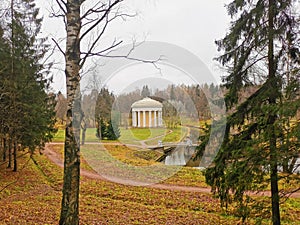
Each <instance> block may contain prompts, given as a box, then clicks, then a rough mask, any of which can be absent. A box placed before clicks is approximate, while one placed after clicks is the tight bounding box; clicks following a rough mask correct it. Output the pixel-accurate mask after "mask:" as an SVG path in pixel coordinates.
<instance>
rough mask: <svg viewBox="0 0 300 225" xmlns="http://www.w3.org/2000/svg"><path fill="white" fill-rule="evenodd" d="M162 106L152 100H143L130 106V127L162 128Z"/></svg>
mask: <svg viewBox="0 0 300 225" xmlns="http://www.w3.org/2000/svg"><path fill="white" fill-rule="evenodd" d="M162 107H163V105H162V104H161V103H160V102H159V101H156V100H154V99H151V98H148V97H147V98H144V99H142V100H139V101H137V102H134V103H133V104H132V105H131V117H132V127H162V126H163V120H162Z"/></svg>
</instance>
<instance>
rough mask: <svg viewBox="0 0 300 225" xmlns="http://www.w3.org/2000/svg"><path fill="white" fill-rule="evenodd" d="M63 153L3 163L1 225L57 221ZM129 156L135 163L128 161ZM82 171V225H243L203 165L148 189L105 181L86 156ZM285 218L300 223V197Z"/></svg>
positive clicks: (50, 151)
mask: <svg viewBox="0 0 300 225" xmlns="http://www.w3.org/2000/svg"><path fill="white" fill-rule="evenodd" d="M88 146H89V145H86V148H88ZM107 149H108V151H110V152H111V154H112V155H114V156H115V157H116V158H118V159H119V160H121V161H122V160H123V161H124V162H127V163H131V164H136V165H143V164H145V165H146V164H147V163H149V158H147V159H145V158H143V157H141V154H140V153H139V154H137V151H134V150H131V149H129V148H126V147H122V146H114V145H111V144H110V145H108V147H107ZM62 152H63V145H62V143H54V144H51V145H47V146H46V149H45V151H44V152H42V154H39V153H38V152H36V153H35V154H34V155H33V156H32V157H30V156H29V155H24V156H23V157H21V158H20V161H19V171H18V172H11V170H8V169H5V166H4V165H1V166H2V168H1V171H2V172H1V173H0V191H1V192H0V224H1V225H2V224H3V225H4V224H5V225H6V224H9V225H15V224H16V225H18V224H22V225H23V224H26V225H27V224H29V225H31V224H44V225H46V224H58V220H59V214H60V203H61V202H60V201H61V196H62V194H61V189H62V176H63V171H62V167H61V164H60V162H62V160H63V159H62ZM49 155H52V158H51V157H49ZM148 157H150V158H151V157H156V156H155V155H154V156H153V155H148ZM53 158H56V161H55V160H53ZM128 158H130V161H126V160H128ZM150 162H151V159H150ZM81 174H82V176H81V191H80V221H81V224H112V225H117V224H124V225H125V224H126V225H127V224H182V225H183V224H187V225H188V224H195V225H196V224H199V225H202V224H204V225H206V224H212V225H215V224H224V225H231V224H241V220H240V219H239V218H237V217H234V216H232V215H231V214H230V213H229V212H231V210H232V209H231V208H229V209H228V210H229V212H228V213H227V212H226V211H225V210H223V209H221V208H220V206H219V202H218V200H217V199H215V198H213V196H212V195H211V194H210V193H209V187H208V186H207V185H206V184H205V182H204V177H203V175H202V173H201V171H199V170H198V169H194V168H187V167H183V168H182V169H181V170H180V171H179V172H178V173H176V174H175V175H174V176H172V177H170V178H169V179H167V180H165V181H163V182H161V183H160V184H157V185H154V186H145V187H137V186H127V185H122V184H117V183H112V182H110V181H106V180H103V179H101V177H99V176H98V175H97V174H96V173H95V172H94V171H93V170H92V168H90V167H89V165H87V163H86V162H85V161H84V159H83V160H82V173H81ZM93 174H94V176H93ZM258 198H261V199H263V197H258ZM265 216H266V218H265V219H264V220H263V224H270V220H269V219H268V218H267V217H268V213H266V214H265ZM281 216H282V219H283V224H289V225H290V224H291V225H296V224H299V221H300V198H294V197H293V198H290V199H288V200H287V201H285V202H284V203H283V204H282V207H281ZM248 224H255V221H254V220H253V219H251V220H249V221H248Z"/></svg>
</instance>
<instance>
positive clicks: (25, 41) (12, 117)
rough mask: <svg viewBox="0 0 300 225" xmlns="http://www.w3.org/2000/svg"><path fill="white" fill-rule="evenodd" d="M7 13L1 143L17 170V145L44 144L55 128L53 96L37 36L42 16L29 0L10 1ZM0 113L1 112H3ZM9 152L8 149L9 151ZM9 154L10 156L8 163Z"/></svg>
mask: <svg viewBox="0 0 300 225" xmlns="http://www.w3.org/2000/svg"><path fill="white" fill-rule="evenodd" d="M9 12H10V13H7V14H5V16H6V17H5V18H3V20H2V21H1V22H2V24H3V26H4V27H5V32H1V33H2V39H3V43H2V44H1V47H3V49H1V50H0V51H1V52H3V53H5V55H3V62H5V64H1V68H0V71H1V72H0V75H1V77H2V78H3V79H1V80H2V82H3V83H2V85H1V86H2V87H3V89H1V93H0V94H1V100H4V102H5V104H6V106H4V109H5V111H6V112H5V114H6V116H5V117H4V118H3V120H2V121H1V126H2V127H1V129H0V131H1V132H3V133H2V138H4V139H5V141H3V143H4V142H5V143H7V144H8V150H9V152H11V149H12V148H13V156H14V171H16V170H17V160H16V157H17V149H18V147H17V146H19V145H21V146H22V148H23V149H24V148H29V149H30V150H31V151H33V150H34V149H35V148H36V147H43V145H44V143H45V142H47V141H49V140H50V139H51V137H52V134H51V133H52V131H54V129H53V126H54V110H53V109H54V101H53V96H51V95H48V94H47V93H46V91H47V88H48V85H49V80H48V79H46V77H47V75H48V74H47V72H42V71H48V70H47V65H45V64H41V62H40V61H41V59H42V58H43V57H44V54H45V52H46V51H47V46H46V45H45V44H44V41H45V40H44V39H38V38H37V34H38V33H39V31H40V27H41V19H39V18H38V9H36V8H35V4H34V3H33V1H32V0H24V1H19V2H14V1H11V4H10V10H9ZM1 102H2V101H1ZM5 114H3V115H5ZM9 156H10V153H9ZM10 160H11V157H9V163H8V164H9V165H10V164H11V162H10Z"/></svg>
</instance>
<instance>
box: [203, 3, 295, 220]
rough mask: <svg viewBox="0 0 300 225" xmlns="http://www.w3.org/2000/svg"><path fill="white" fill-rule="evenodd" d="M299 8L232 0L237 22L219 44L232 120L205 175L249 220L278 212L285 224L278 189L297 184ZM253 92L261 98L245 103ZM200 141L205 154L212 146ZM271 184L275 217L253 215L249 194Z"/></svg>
mask: <svg viewBox="0 0 300 225" xmlns="http://www.w3.org/2000/svg"><path fill="white" fill-rule="evenodd" d="M298 3H299V2H297V1H293V0H278V1H275V0H256V1H247V0H234V1H232V2H231V3H230V4H228V5H227V10H228V14H229V15H230V16H231V18H232V23H231V27H230V29H229V32H228V33H227V34H226V36H225V37H224V38H223V39H221V40H218V41H216V44H217V46H218V49H219V50H220V51H221V52H222V54H221V55H220V56H219V57H217V60H218V61H219V62H220V63H221V64H222V65H223V66H224V67H225V68H226V69H227V72H228V75H226V76H224V77H223V83H224V86H225V87H226V91H227V93H226V96H225V102H226V106H227V112H228V117H227V128H226V133H225V138H224V141H223V144H222V146H221V148H220V150H219V152H218V154H217V156H216V158H215V160H214V163H213V165H211V167H209V168H208V169H207V170H206V172H205V174H206V180H207V183H208V184H209V185H211V186H212V190H213V192H214V193H215V194H216V195H217V196H218V198H219V199H220V200H221V203H222V205H223V206H227V205H228V204H229V203H231V202H237V203H238V210H237V213H238V215H239V216H241V217H243V219H244V220H245V219H246V218H247V217H248V216H249V215H250V214H254V213H257V212H258V211H260V212H272V221H273V224H274V225H278V224H280V210H279V206H280V205H279V204H280V198H281V197H283V196H281V195H280V194H279V193H280V190H279V187H278V182H279V181H280V180H288V179H291V177H292V176H290V174H292V173H293V172H294V170H295V169H296V165H295V164H294V162H295V159H296V158H297V157H299V143H300V139H299V129H300V125H299V118H298V119H297V118H296V114H297V111H299V107H300V73H299V63H300V60H299V59H300V53H299V50H300V46H299V43H300V41H299V13H298V11H297V10H296V9H297V8H298V9H299V4H298ZM249 87H254V88H255V91H253V92H252V93H251V94H250V95H248V96H243V98H242V97H241V91H242V90H243V89H245V88H249ZM202 140H204V142H203V143H202V145H201V146H200V149H202V150H203V148H204V147H205V141H206V142H208V139H205V138H204V139H202ZM199 152H200V153H201V151H199ZM282 172H284V174H283V173H282ZM293 177H295V176H293ZM268 185H270V187H271V201H270V203H271V204H270V205H271V210H267V211H264V210H262V209H261V208H254V207H252V208H251V206H253V202H255V200H254V199H252V198H251V197H250V196H249V194H248V193H249V192H247V191H261V190H264V189H265V188H266V187H267V186H268ZM283 191H286V192H290V191H295V190H283ZM245 196H246V197H245ZM256 203H257V202H256ZM257 205H258V204H256V206H257ZM255 209H258V211H256V210H255ZM260 215H261V216H268V213H264V215H262V214H260Z"/></svg>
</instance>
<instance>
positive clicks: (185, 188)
mask: <svg viewBox="0 0 300 225" xmlns="http://www.w3.org/2000/svg"><path fill="white" fill-rule="evenodd" d="M57 144H61V145H63V143H48V144H46V146H45V150H44V151H43V153H44V154H45V155H46V156H47V157H48V158H49V159H50V160H51V161H52V162H53V163H55V164H56V165H58V166H59V167H62V168H63V161H62V159H61V157H60V156H59V154H58V153H56V152H55V151H53V150H52V149H51V147H50V146H51V145H57ZM108 144H109V145H112V144H113V143H108ZM80 174H81V175H82V176H85V177H88V178H91V179H97V180H106V181H110V182H111V180H107V179H106V178H104V177H102V176H100V175H99V174H98V173H96V172H91V171H87V170H84V169H80ZM116 182H118V181H117V180H116ZM121 183H124V182H121ZM146 187H148V188H157V189H163V190H171V191H186V192H200V193H211V190H210V188H201V187H191V186H180V185H171V184H152V185H148V186H146ZM250 195H251V196H270V192H269V191H263V192H260V193H255V192H252V193H250ZM291 197H294V198H300V192H296V193H293V194H291Z"/></svg>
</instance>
